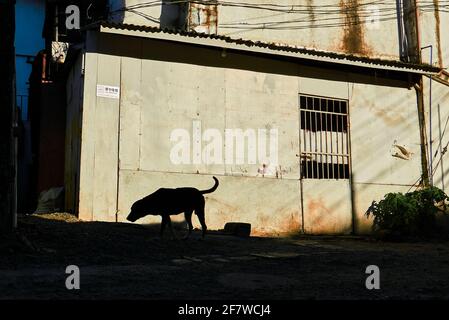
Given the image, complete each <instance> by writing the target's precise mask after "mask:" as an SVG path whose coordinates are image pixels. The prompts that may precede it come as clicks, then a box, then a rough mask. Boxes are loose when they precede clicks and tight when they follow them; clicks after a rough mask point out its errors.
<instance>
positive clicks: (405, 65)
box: [89, 21, 441, 73]
mask: <svg viewBox="0 0 449 320" xmlns="http://www.w3.org/2000/svg"><path fill="white" fill-rule="evenodd" d="M99 27H103V28H110V29H116V30H127V31H140V32H146V33H165V34H174V35H179V36H183V37H187V38H205V39H214V40H221V41H223V42H224V43H230V44H236V45H239V46H242V48H243V47H257V48H263V49H267V50H270V51H273V52H276V51H277V52H288V53H298V54H304V55H307V56H310V57H312V59H313V57H317V58H319V57H323V58H329V59H332V60H335V61H336V62H337V61H348V62H356V63H360V64H361V65H360V66H361V67H363V66H366V67H372V68H376V67H380V69H382V67H391V68H399V69H403V71H404V72H407V71H409V72H411V71H418V72H423V73H438V72H440V70H441V69H440V68H438V67H434V66H431V65H428V64H425V63H409V62H402V61H399V60H385V59H379V58H370V57H367V56H359V55H352V54H344V53H336V52H329V51H320V50H315V49H309V48H303V47H296V46H291V45H285V44H279V43H269V42H262V41H252V40H247V39H235V38H231V37H228V36H222V35H216V34H206V33H196V32H188V31H181V30H179V31H174V30H169V29H160V28H157V27H149V26H139V25H132V24H120V23H111V22H105V21H101V22H98V23H96V24H94V25H91V26H89V28H90V29H97V28H99Z"/></svg>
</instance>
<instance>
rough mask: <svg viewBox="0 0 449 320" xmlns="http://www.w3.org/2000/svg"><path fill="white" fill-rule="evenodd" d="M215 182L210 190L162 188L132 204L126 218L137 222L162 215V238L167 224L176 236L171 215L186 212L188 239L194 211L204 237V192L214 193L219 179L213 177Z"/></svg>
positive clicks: (191, 228) (205, 228)
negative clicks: (148, 216) (147, 217)
mask: <svg viewBox="0 0 449 320" xmlns="http://www.w3.org/2000/svg"><path fill="white" fill-rule="evenodd" d="M213 178H214V180H215V184H214V186H213V187H212V188H210V189H208V190H202V191H200V190H198V189H196V188H176V189H167V188H160V189H158V190H157V191H155V192H153V193H152V194H150V195H148V196H146V197H145V198H143V199H140V200H138V201H136V202H134V204H133V205H132V206H131V212H130V214H129V215H128V217H127V218H126V219H127V220H128V221H131V222H135V221H136V220H137V219H140V218H142V217H145V216H147V215H149V214H150V215H155V216H156V215H160V216H162V223H161V234H160V236H161V238H162V235H163V233H164V229H165V225H167V224H168V226H169V228H170V232H171V234H172V236H173V237H174V238H176V237H175V235H174V232H173V228H172V224H171V219H170V216H171V215H177V214H180V213H182V212H184V215H185V219H186V221H187V223H188V225H189V232H188V234H187V236H186V237H185V239H187V238H188V237H189V236H190V234H191V233H192V230H193V225H192V213H193V211H195V214H196V215H197V216H198V219H199V221H200V223H201V228H202V232H203V238H204V236H205V235H206V230H207V226H206V222H205V220H204V205H205V200H204V196H203V194H206V193H212V192H214V191H215V190H216V189H217V188H218V184H219V182H218V179H217V178H215V177H213Z"/></svg>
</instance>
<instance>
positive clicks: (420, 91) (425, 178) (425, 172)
mask: <svg viewBox="0 0 449 320" xmlns="http://www.w3.org/2000/svg"><path fill="white" fill-rule="evenodd" d="M413 5H414V9H415V28H416V54H417V60H418V63H422V57H421V50H420V48H421V37H420V34H419V31H420V30H419V12H418V6H417V3H416V0H414V1H413ZM414 87H415V90H416V100H417V107H418V121H419V136H420V142H421V171H422V185H423V186H424V187H428V186H429V185H430V182H429V165H428V163H429V162H428V159H427V157H428V154H427V152H428V149H427V139H426V119H425V114H424V81H423V76H422V75H421V76H419V80H418V83H417V84H415V85H414Z"/></svg>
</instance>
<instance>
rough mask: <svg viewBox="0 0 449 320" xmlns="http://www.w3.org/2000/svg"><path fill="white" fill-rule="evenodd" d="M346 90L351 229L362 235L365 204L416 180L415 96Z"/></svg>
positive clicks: (357, 88)
mask: <svg viewBox="0 0 449 320" xmlns="http://www.w3.org/2000/svg"><path fill="white" fill-rule="evenodd" d="M349 89H350V90H349V95H350V97H351V99H350V108H351V109H350V112H351V150H352V171H353V177H354V203H355V207H356V208H355V209H356V210H355V212H356V213H357V219H356V230H357V232H358V233H365V232H369V231H370V228H371V224H370V222H369V221H368V220H367V219H366V218H365V217H364V213H365V211H366V209H367V208H368V207H369V205H370V204H371V202H372V201H373V200H376V201H378V200H380V199H382V198H383V196H384V195H385V193H387V192H407V191H408V190H409V189H410V186H411V185H413V184H415V183H417V182H418V180H419V178H420V175H421V172H420V139H419V131H418V117H417V111H416V110H417V107H416V95H415V91H414V90H407V89H395V88H388V87H381V86H376V87H373V86H367V85H362V84H353V85H350V87H349ZM400 147H403V148H405V150H406V151H407V152H408V153H410V154H404V153H403V152H401V148H400Z"/></svg>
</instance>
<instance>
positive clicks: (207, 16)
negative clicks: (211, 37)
mask: <svg viewBox="0 0 449 320" xmlns="http://www.w3.org/2000/svg"><path fill="white" fill-rule="evenodd" d="M217 24H218V14H217V4H216V2H215V1H210V4H203V3H195V2H192V3H190V6H189V16H188V31H190V32H198V33H205V34H217Z"/></svg>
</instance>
